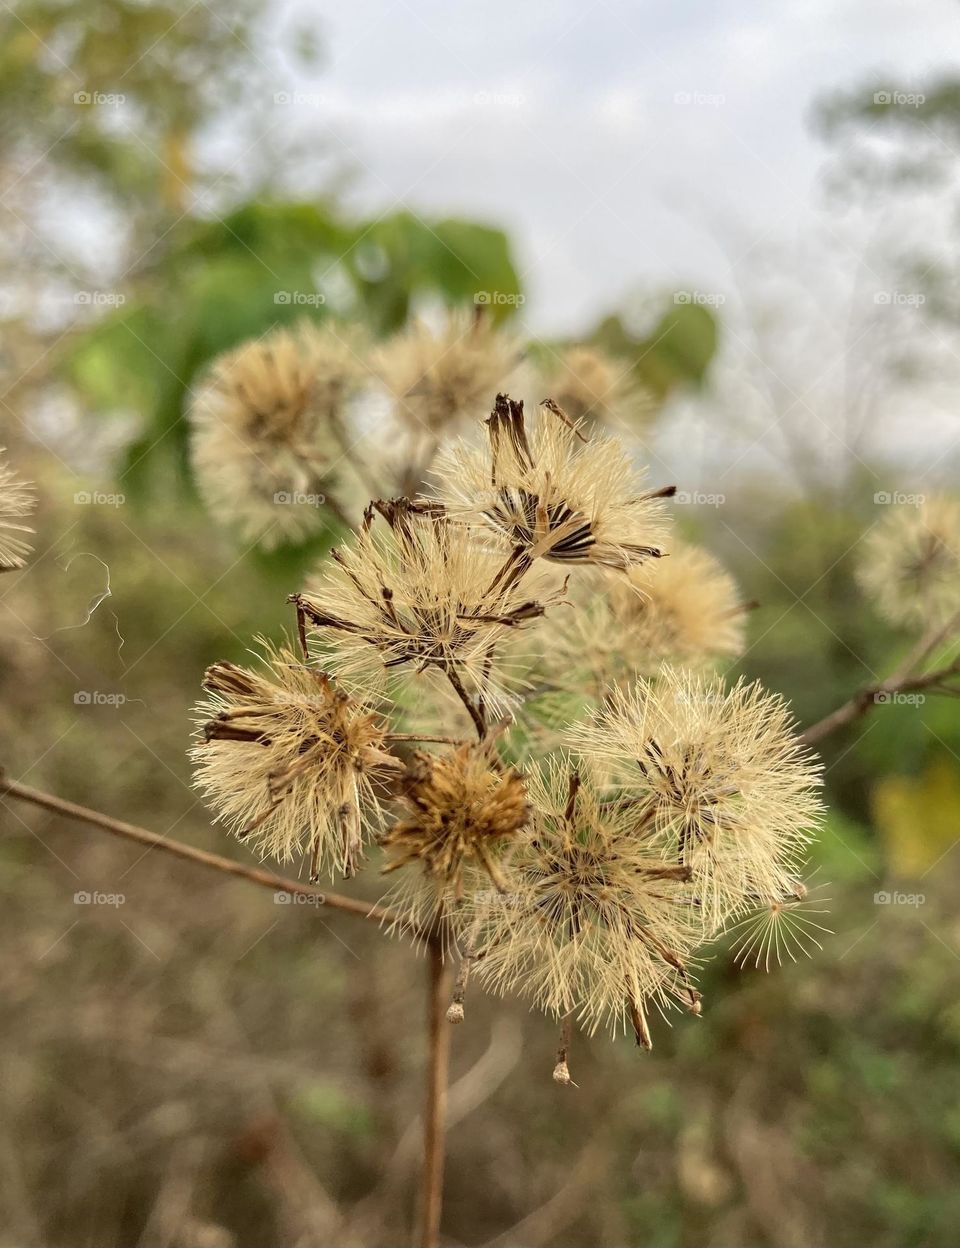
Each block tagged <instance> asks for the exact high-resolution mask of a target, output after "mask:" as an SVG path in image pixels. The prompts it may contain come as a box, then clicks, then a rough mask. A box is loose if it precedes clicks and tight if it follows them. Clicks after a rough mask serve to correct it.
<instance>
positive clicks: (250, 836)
mask: <svg viewBox="0 0 960 1248" xmlns="http://www.w3.org/2000/svg"><path fill="white" fill-rule="evenodd" d="M263 650H264V654H263V662H262V667H263V669H264V670H263V672H257V671H252V670H250V669H248V668H245V667H238V666H237V665H236V664H233V663H214V664H213V666H212V667H210V668H208V670H207V674H206V676H205V677H204V682H203V687H204V689H206V691H207V693H208V694H209V695H210V696H209V698H207V699H206V700H204V701H203V702H201V703H200V704H199V705H198V707H197V710H196V718H197V721H198V724H199V728H200V736H201V738H202V739H201V741H200V742H199V743H198V744H197V745H196V746H194V748H193V750H192V757H193V761H194V763H195V764H196V768H197V784H198V786H199V787H200V788H201V789H202V790H203V792H204V793H205V794H206V796H207V797H208V799H209V800H210V802H211V803H212V804H213V805H214V807H215V808H216V809H217V811H218V812H219V818H221V819H223V820H224V821H225V822H227V823H228V824H229V825H230V827H231V829H232V831H233V832H234V834H235V835H236V836H237V837H238V838H239V839H240V840H250V841H251V842H252V843H253V844H254V845H255V847H256V848H257V849H258V851H259V852H260V854H261V855H262V856H266V855H269V856H270V857H273V858H277V859H279V860H280V861H281V862H290V861H292V860H293V859H295V858H297V857H299V856H301V855H304V854H306V855H309V860H310V879H311V880H317V879H318V878H319V876H320V872H321V870H322V869H324V868H326V869H327V870H328V871H329V873H330V875H331V876H333V875H335V874H336V873H337V872H339V873H340V874H343V875H351V874H353V872H354V871H355V870H356V867H357V865H358V863H359V860H360V856H361V853H362V846H363V841H364V837H365V834H368V833H369V831H370V830H371V829H373V828H379V827H380V826H381V825H382V819H383V813H382V809H381V804H380V801H379V800H378V797H377V791H376V790H377V783H378V781H381V780H383V779H384V778H385V777H389V776H390V774H392V773H395V772H397V771H399V770H401V769H402V764H401V763H400V761H399V760H398V759H397V758H395V757H394V756H393V755H392V754H390V753H389V752H388V749H387V733H386V728H385V726H384V724H383V722H382V721H381V719H380V718H379V717H378V716H377V715H375V714H374V713H373V711H372V709H371V707H370V705H369V704H368V703H367V702H365V701H364V700H363V699H362V698H360V697H357V696H356V695H354V694H349V693H347V692H346V691H345V690H344V689H342V688H340V687H339V686H338V685H337V684H336V683H335V681H334V680H333V679H332V677H330V676H329V675H327V673H326V672H322V671H319V670H318V669H317V668H315V667H308V666H306V665H305V664H304V663H303V661H302V660H301V659H299V658H298V657H297V656H296V655H295V654H294V653H293V651H292V650H290V649H289V647H287V646H279V647H274V646H270V645H269V644H268V643H263Z"/></svg>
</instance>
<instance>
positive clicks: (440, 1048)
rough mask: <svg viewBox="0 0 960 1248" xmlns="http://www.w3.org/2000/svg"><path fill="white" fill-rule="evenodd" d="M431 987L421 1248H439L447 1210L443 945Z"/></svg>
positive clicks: (434, 951)
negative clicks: (444, 1169) (445, 1182)
mask: <svg viewBox="0 0 960 1248" xmlns="http://www.w3.org/2000/svg"><path fill="white" fill-rule="evenodd" d="M429 957H430V969H429V973H430V987H429V995H428V1007H427V1024H428V1035H429V1041H430V1055H429V1060H428V1063H427V1098H426V1104H425V1106H424V1116H423V1190H422V1193H421V1208H420V1218H421V1234H420V1248H437V1245H438V1244H439V1242H440V1213H441V1210H442V1207H443V1163H444V1156H445V1146H446V1118H447V1078H448V1073H449V1068H450V1024H449V1023H448V1022H447V1017H446V1015H447V1001H448V998H449V996H450V978H451V972H450V965H449V962H447V963H444V959H443V944H442V942H441V941H440V940H436V939H435V940H434V941H432V942H431V944H430V952H429Z"/></svg>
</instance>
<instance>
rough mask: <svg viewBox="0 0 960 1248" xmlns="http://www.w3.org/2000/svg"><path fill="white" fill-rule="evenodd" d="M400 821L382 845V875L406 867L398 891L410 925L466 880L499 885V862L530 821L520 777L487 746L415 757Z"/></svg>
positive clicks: (452, 901)
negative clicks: (484, 881)
mask: <svg viewBox="0 0 960 1248" xmlns="http://www.w3.org/2000/svg"><path fill="white" fill-rule="evenodd" d="M402 792H403V796H402V802H403V805H404V806H405V807H406V810H407V814H406V817H405V818H403V819H401V820H400V821H399V822H398V823H396V824H394V825H393V827H392V828H390V829H389V830H388V831H387V832H386V833H385V835H384V836H383V837H382V838H381V844H382V845H383V846H384V848H385V849H386V851H387V865H386V866H385V868H384V871H385V872H391V871H396V870H399V869H400V868H407V870H406V871H405V872H404V874H405V876H408V879H407V880H406V881H404V883H403V884H402V885H401V889H402V891H403V893H404V900H405V901H406V903H407V905H406V906H405V907H404V908H405V909H410V911H411V915H410V917H411V918H412V920H413V921H414V922H416V923H421V922H423V921H424V920H425V919H428V918H430V917H432V916H433V915H436V913H437V912H438V910H441V909H443V910H445V909H449V908H450V906H451V905H456V904H458V903H459V902H460V901H461V900H462V898H463V894H464V881H465V876H466V875H467V874H469V875H470V877H471V882H472V883H473V884H474V885H476V883H477V881H478V879H479V880H481V881H482V880H483V879H484V878H486V880H487V881H488V886H490V885H492V886H493V887H494V888H496V889H499V890H501V891H502V890H504V889H505V888H506V885H505V883H504V877H503V874H502V871H501V869H500V867H499V865H498V860H499V858H500V856H501V854H502V852H503V850H504V848H505V846H506V845H507V844H508V842H510V841H511V840H513V839H514V838H515V837H516V836H517V834H518V833H519V832H520V830H521V828H523V827H524V826H525V825H526V823H527V819H528V818H529V813H530V809H529V803H528V801H527V795H526V789H525V787H524V783H523V780H522V778H521V777H520V775H519V773H518V772H516V771H515V770H514V769H513V768H511V767H504V766H503V765H502V764H501V763H500V761H499V759H498V758H497V756H496V754H495V753H494V751H493V749H492V747H491V746H489V745H469V744H464V745H461V746H458V747H457V748H456V749H454V750H450V751H449V752H447V753H443V754H426V753H418V754H416V755H415V756H414V759H413V761H412V763H411V764H410V767H409V769H408V773H407V777H406V780H405V782H404V784H403V788H402Z"/></svg>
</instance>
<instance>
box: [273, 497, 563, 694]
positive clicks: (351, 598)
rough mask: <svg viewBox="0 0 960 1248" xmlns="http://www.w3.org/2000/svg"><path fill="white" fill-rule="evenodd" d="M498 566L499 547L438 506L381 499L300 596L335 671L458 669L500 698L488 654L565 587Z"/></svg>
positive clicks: (377, 675)
mask: <svg viewBox="0 0 960 1248" xmlns="http://www.w3.org/2000/svg"><path fill="white" fill-rule="evenodd" d="M375 512H376V513H377V515H378V516H379V519H380V520H382V523H378V522H377V519H376V518H375ZM503 568H504V559H503V557H502V555H500V556H498V555H497V554H496V553H494V552H492V551H490V550H489V549H487V548H486V547H484V546H483V545H482V544H481V543H480V542H478V540H477V537H476V535H475V534H473V533H471V532H470V530H469V529H468V528H467V527H466V526H464V525H463V524H461V523H459V522H458V521H455V520H452V519H451V518H450V517H449V516H448V515H446V514H445V513H444V511H443V509H442V508H439V507H437V506H436V505H434V504H429V503H424V504H417V503H411V502H410V501H409V500H407V499H395V500H392V501H390V502H382V501H381V502H379V503H377V504H376V505H375V509H374V508H371V510H370V511H368V513H367V516H366V519H365V522H364V525H363V526H362V528H361V531H360V533H359V534H358V535H357V537H356V540H355V541H354V542H353V543H352V544H351V545H349V546H344V547H341V548H338V549H337V550H335V551H333V552H332V566H329V567H326V568H325V570H324V571H323V573H322V574H321V575H320V576H318V577H317V578H316V579H315V580H314V581H312V582H311V583H310V584H309V585H308V587H307V590H306V592H305V593H303V594H300V595H298V596H297V598H296V602H297V605H298V608H299V609H300V611H301V613H302V615H303V617H304V618H305V620H306V621H307V622H308V623H309V624H310V626H311V628H312V630H313V631H314V633H315V635H316V636H317V637H318V638H319V640H320V641H321V642H322V643H324V644H326V645H328V646H329V647H330V657H331V661H333V662H335V663H336V664H337V665H338V669H339V670H342V671H345V672H350V673H353V674H354V675H355V676H357V677H358V678H360V679H363V680H372V681H374V682H379V681H382V677H383V675H384V673H385V672H387V671H390V670H391V669H402V670H404V671H422V670H424V669H426V668H433V669H435V670H438V671H440V672H442V673H447V672H453V671H455V672H457V673H458V674H460V675H461V676H465V677H466V679H467V682H468V683H469V684H470V685H471V686H472V687H473V688H475V689H483V691H484V693H485V696H486V698H487V701H488V702H489V704H491V705H495V706H504V705H506V701H507V695H506V692H505V690H504V688H503V679H504V678H505V676H506V673H505V672H504V671H502V670H500V669H499V667H498V665H497V664H496V663H495V662H494V661H493V660H492V657H491V656H492V655H493V653H494V650H495V648H496V646H497V644H498V642H500V641H502V640H504V639H505V638H506V637H507V636H508V635H509V634H511V633H513V632H514V631H515V630H517V629H520V628H522V627H523V626H524V625H525V624H526V623H528V622H529V621H531V620H536V619H538V618H539V617H540V616H541V615H543V613H544V610H545V607H546V605H548V604H549V603H551V602H554V601H556V600H557V599H558V597H559V596H560V595H561V593H562V586H559V585H557V584H556V583H555V582H553V583H548V582H549V581H550V578H549V577H548V578H543V577H533V576H530V577H527V578H526V579H525V580H524V581H523V582H522V583H516V582H511V583H507V581H506V580H505V579H504V577H503V576H502V571H503ZM377 687H379V685H377Z"/></svg>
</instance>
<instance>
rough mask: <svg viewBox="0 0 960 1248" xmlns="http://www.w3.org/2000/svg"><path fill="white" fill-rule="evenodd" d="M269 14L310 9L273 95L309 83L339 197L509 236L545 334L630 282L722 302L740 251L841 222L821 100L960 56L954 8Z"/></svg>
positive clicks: (730, 3) (826, 1)
mask: <svg viewBox="0 0 960 1248" xmlns="http://www.w3.org/2000/svg"><path fill="white" fill-rule="evenodd" d="M276 12H277V19H278V25H277V32H278V34H279V35H281V36H283V34H284V32H289V31H292V30H293V29H294V28H295V27H296V26H297V25H298V24H299V23H300V22H301V21H303V20H304V19H305V18H306V17H307V16H308V15H309V17H310V19H311V24H313V22H314V21H315V20H316V18H317V15H318V14H319V28H320V31H321V34H322V37H323V42H324V58H323V60H322V62H321V63H320V64H319V65H318V67H317V70H316V74H315V76H309V75H308V76H305V75H304V74H303V73H302V72H300V71H297V72H296V73H294V72H293V71H291V73H290V81H289V83H288V82H282V83H279V84H278V89H280V90H283V89H289V90H291V91H293V92H299V93H301V94H300V97H299V99H300V102H299V104H297V103H295V104H294V105H293V106H292V107H291V109H290V114H291V125H296V126H297V128H298V129H301V130H302V131H303V132H304V133H305V134H306V135H313V134H315V135H316V137H317V140H318V143H319V142H320V141H321V140H322V141H323V142H324V143H325V144H328V145H329V144H330V143H331V142H332V144H333V147H334V150H336V151H337V152H339V154H340V155H341V156H342V157H343V158H344V160H345V162H346V164H347V165H348V166H351V167H352V168H353V169H354V174H355V176H354V179H353V181H352V184H351V187H350V190H349V193H348V197H349V199H350V200H351V201H352V202H353V203H355V204H357V205H358V206H362V207H363V209H364V210H368V211H369V210H388V209H389V208H390V207H391V206H396V205H400V204H403V205H406V206H408V207H410V208H412V209H414V210H415V211H421V212H423V213H429V214H431V215H438V214H445V213H462V214H465V215H469V216H472V217H475V218H476V217H480V218H482V219H485V220H488V221H490V222H492V223H497V224H502V225H503V226H505V227H506V228H507V229H508V230H509V232H510V235H511V238H512V239H513V241H514V244H515V250H516V254H517V259H518V262H519V264H520V267H521V270H522V271H523V274H524V283H525V287H526V289H527V292H528V300H529V301H528V305H527V307H526V308H525V309H524V313H525V319H528V320H529V322H530V324H531V326H532V327H536V329H537V330H538V331H539V332H541V333H549V332H576V331H577V330H579V329H582V328H585V327H587V326H589V325H590V323H591V322H592V321H593V320H594V319H595V318H596V316H598V315H600V314H602V313H604V312H606V311H608V310H610V309H611V308H615V307H616V306H617V305H618V304H619V303H620V302H621V301H622V297H623V295H624V294H625V293H626V292H630V291H633V290H635V289H638V288H645V287H663V286H664V285H665V286H667V287H671V286H674V285H676V286H679V287H681V288H687V287H691V286H693V287H696V288H705V291H706V292H707V293H709V292H710V291H712V290H716V291H719V292H721V293H722V292H724V291H728V289H729V286H730V284H731V280H732V279H731V261H734V262H736V261H737V260H738V259H739V258H740V257H741V256H743V255H744V254H745V253H748V254H749V253H750V252H751V249H753V250H754V251H755V249H756V248H757V247H763V246H766V245H767V244H771V243H772V244H775V245H781V244H785V245H787V246H791V245H793V244H794V242H800V243H801V245H802V244H803V242H804V240H805V238H806V237H807V236H812V235H814V234H815V233H817V231H820V230H823V229H824V228H826V229H828V230H830V231H831V232H832V231H835V230H836V221H835V220H834V219H833V218H832V217H830V216H827V215H826V212H825V209H826V205H825V202H824V197H823V194H822V190H821V184H820V176H819V175H820V172H821V170H822V166H823V161H824V156H825V152H824V149H823V147H822V145H821V144H820V143H819V142H818V140H817V139H816V137H815V136H814V135H813V134H812V133H811V130H810V124H809V123H810V114H811V108H812V103H813V101H814V100H815V99H817V98H818V97H819V96H821V95H822V94H823V93H824V92H827V91H831V90H836V89H848V88H850V87H852V86H854V85H855V84H860V83H861V82H864V81H865V80H868V79H869V78H870V76H871V75H872V74H873V73H874V72H875V71H876V73H877V81H878V83H883V82H885V81H886V79H887V78H889V86H890V88H891V89H901V90H909V89H910V87H911V86H912V85H913V86H916V85H918V84H921V83H922V82H923V81H924V80H925V79H926V78H927V76H928V75H929V73H930V72H931V71H935V70H937V69H942V68H947V67H950V66H951V65H952V66H957V64H958V63H960V27H958V18H960V10H958V8H957V6H956V4H955V3H953V2H948V0H902V2H897V0H787V2H780V3H775V4H772V3H767V4H764V3H759V2H758V0H750V2H747V0H707V2H703V3H693V4H690V3H687V4H684V3H677V2H676V0H673V2H671V0H658V2H655V3H645V4H643V3H627V2H625V0H598V2H596V3H591V2H590V0H553V2H552V3H544V2H536V3H531V2H530V0H527V2H525V3H517V0H510V2H509V3H505V2H504V0H484V2H483V3H479V2H476V0H471V2H467V3H455V4H451V3H449V0H350V2H349V3H338V4H335V5H334V4H329V3H322V4H320V5H316V4H311V5H307V4H306V2H305V0H291V2H289V3H283V2H281V3H279V4H278V7H277V11H276ZM281 72H282V71H281ZM831 263H833V261H831Z"/></svg>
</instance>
